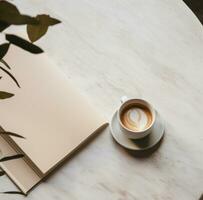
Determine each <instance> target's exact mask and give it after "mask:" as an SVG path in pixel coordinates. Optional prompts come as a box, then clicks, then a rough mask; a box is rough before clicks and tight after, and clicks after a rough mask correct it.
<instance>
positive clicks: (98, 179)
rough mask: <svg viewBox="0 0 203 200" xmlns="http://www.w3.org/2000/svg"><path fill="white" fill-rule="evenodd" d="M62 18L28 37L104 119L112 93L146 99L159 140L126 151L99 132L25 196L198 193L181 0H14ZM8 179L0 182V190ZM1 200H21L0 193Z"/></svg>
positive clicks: (202, 181)
mask: <svg viewBox="0 0 203 200" xmlns="http://www.w3.org/2000/svg"><path fill="white" fill-rule="evenodd" d="M13 2H16V3H17V5H18V6H19V7H20V8H21V10H22V11H24V12H28V13H33V14H38V13H40V12H45V13H49V14H51V15H52V16H55V17H57V18H59V19H61V20H62V21H63V23H62V24H61V25H59V26H58V27H54V28H52V30H50V31H49V33H48V34H47V36H46V37H45V38H43V39H42V40H40V41H39V42H38V44H40V45H41V46H42V47H44V49H45V51H46V52H47V53H48V54H49V56H50V59H52V60H53V62H55V63H56V64H57V65H58V66H59V67H60V68H61V69H62V70H63V71H64V72H65V73H66V74H67V76H68V78H69V79H70V80H71V81H72V82H73V83H74V84H75V85H76V86H77V87H79V89H80V91H81V92H82V93H83V94H85V96H87V98H88V99H89V101H91V102H92V103H94V104H95V105H96V106H98V108H99V109H100V111H101V112H102V113H103V114H104V115H105V116H106V117H107V118H108V119H110V118H111V116H112V114H113V111H114V110H115V109H116V108H117V106H118V105H119V98H120V96H122V95H124V94H125V95H128V96H133V97H138V98H145V99H147V100H149V101H150V102H151V103H152V104H153V105H154V106H155V107H156V108H157V109H158V110H159V112H160V113H161V115H162V116H163V117H164V119H165V121H166V136H165V140H164V142H163V144H162V146H161V147H160V148H159V149H158V151H156V152H155V153H154V154H152V155H151V156H150V157H148V158H134V157H132V156H130V155H129V154H128V153H127V152H126V151H125V150H124V149H122V148H121V147H120V146H118V145H117V144H115V143H114V141H113V140H112V137H111V135H110V134H109V129H108V128H107V129H106V131H104V132H102V133H101V134H100V135H99V136H98V137H97V138H96V139H95V140H94V141H93V142H91V143H90V144H89V145H88V146H87V147H86V148H85V149H83V150H82V151H81V152H80V153H78V154H76V155H75V156H74V157H73V158H72V159H71V160H69V161H68V162H67V163H66V164H65V165H64V166H63V167H62V168H60V169H59V170H58V171H57V172H56V173H55V174H54V175H53V176H51V177H50V178H49V179H48V180H47V181H46V182H44V183H42V184H40V185H39V186H38V187H37V188H35V189H34V190H33V191H32V192H31V193H30V194H29V196H28V197H26V198H27V199H29V200H40V199H48V200H65V199H70V200H81V199H83V200H95V199H98V200H100V199H101V200H103V199H105V200H114V199H115V200H163V199H164V200H176V199H178V200H179V199H181V200H182V199H184V200H197V199H198V198H199V197H200V195H201V194H202V193H203V131H202V130H203V128H202V126H203V123H202V120H203V106H202V102H203V56H202V52H203V29H202V26H201V25H200V22H199V21H198V20H197V19H196V17H195V16H194V15H193V14H192V12H191V11H190V10H189V9H188V8H187V7H186V6H185V4H184V3H183V2H182V1H181V0H143V1H141V0H102V1H98V0H80V1H79V0H58V1H55V0H14V1H13ZM12 187H13V185H12V183H10V181H9V180H8V179H7V178H6V177H4V178H1V179H0V188H1V191H4V190H10V189H12ZM0 199H1V200H21V199H24V197H21V196H17V195H0Z"/></svg>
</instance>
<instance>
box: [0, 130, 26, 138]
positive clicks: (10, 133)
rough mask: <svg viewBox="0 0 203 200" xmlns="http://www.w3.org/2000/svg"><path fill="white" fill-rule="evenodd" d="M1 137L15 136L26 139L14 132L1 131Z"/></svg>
mask: <svg viewBox="0 0 203 200" xmlns="http://www.w3.org/2000/svg"><path fill="white" fill-rule="evenodd" d="M0 135H9V136H14V137H18V138H23V139H25V138H24V137H23V136H21V135H18V134H17V133H12V132H8V131H1V132H0Z"/></svg>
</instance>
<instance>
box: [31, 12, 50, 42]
mask: <svg viewBox="0 0 203 200" xmlns="http://www.w3.org/2000/svg"><path fill="white" fill-rule="evenodd" d="M36 18H37V19H39V24H37V25H27V34H28V37H29V39H30V41H31V42H35V41H37V40H38V39H39V38H41V37H42V36H43V35H45V34H46V32H47V30H48V27H49V25H48V24H47V17H45V16H42V15H38V16H37V17H36Z"/></svg>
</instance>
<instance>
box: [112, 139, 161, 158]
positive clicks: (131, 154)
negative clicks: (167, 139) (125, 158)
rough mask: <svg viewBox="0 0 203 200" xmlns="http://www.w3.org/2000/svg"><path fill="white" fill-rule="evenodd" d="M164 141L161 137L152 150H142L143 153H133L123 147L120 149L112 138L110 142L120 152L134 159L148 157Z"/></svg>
mask: <svg viewBox="0 0 203 200" xmlns="http://www.w3.org/2000/svg"><path fill="white" fill-rule="evenodd" d="M163 140H164V137H162V139H161V140H160V141H159V142H158V143H157V144H156V145H155V146H153V147H152V148H150V149H147V150H144V151H134V150H129V149H125V148H123V147H121V146H120V145H119V144H118V143H117V142H116V141H115V140H114V139H113V137H112V141H113V143H114V144H115V145H116V146H118V147H120V148H121V149H122V150H124V151H125V152H127V153H128V154H129V155H130V156H133V157H135V158H148V157H150V156H151V155H152V154H153V153H154V152H155V151H156V150H157V149H158V148H159V147H160V146H161V144H162V142H163Z"/></svg>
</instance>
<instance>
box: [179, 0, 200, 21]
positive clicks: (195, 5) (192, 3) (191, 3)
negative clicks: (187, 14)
mask: <svg viewBox="0 0 203 200" xmlns="http://www.w3.org/2000/svg"><path fill="white" fill-rule="evenodd" d="M183 1H184V2H185V3H186V4H187V5H188V7H190V9H191V10H192V11H193V12H194V14H195V15H196V16H197V17H198V18H199V20H200V22H201V23H202V24H203V0H183Z"/></svg>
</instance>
